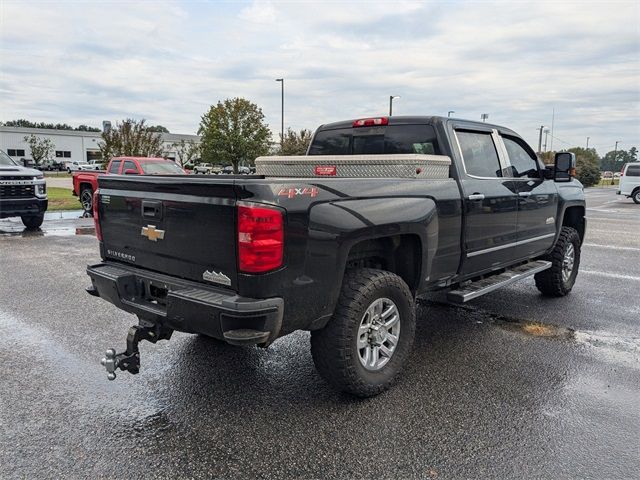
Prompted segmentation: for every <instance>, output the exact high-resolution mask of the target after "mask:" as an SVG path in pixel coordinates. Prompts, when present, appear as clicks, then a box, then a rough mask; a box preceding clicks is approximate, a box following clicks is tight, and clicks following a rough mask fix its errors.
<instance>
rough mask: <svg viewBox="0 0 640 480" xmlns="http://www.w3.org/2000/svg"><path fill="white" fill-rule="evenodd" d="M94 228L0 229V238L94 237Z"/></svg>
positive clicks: (3, 227)
mask: <svg viewBox="0 0 640 480" xmlns="http://www.w3.org/2000/svg"><path fill="white" fill-rule="evenodd" d="M95 234H96V229H95V227H93V226H91V227H76V226H69V227H55V228H48V227H44V228H39V229H38V230H27V229H25V228H24V227H18V226H16V227H9V228H7V227H5V226H2V227H0V236H6V237H25V238H30V237H49V236H54V237H67V236H73V235H95Z"/></svg>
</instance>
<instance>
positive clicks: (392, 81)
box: [0, 0, 640, 155]
mask: <svg viewBox="0 0 640 480" xmlns="http://www.w3.org/2000/svg"><path fill="white" fill-rule="evenodd" d="M276 78H284V79H285V127H291V128H293V129H296V130H299V129H301V128H308V129H311V130H313V129H315V128H316V127H317V126H318V125H320V124H323V123H328V122H333V121H338V120H345V119H351V118H362V117H367V116H373V115H384V114H386V113H388V108H389V96H390V95H399V96H400V98H398V99H396V100H394V114H397V115H445V116H446V115H447V112H448V111H450V110H453V111H455V113H454V114H452V116H454V117H458V118H465V119H472V120H479V119H480V115H481V114H483V113H487V114H488V115H489V122H491V123H496V124H499V125H504V126H507V127H509V128H512V129H513V130H515V131H517V132H518V133H519V134H520V135H522V136H523V137H524V138H525V139H526V140H527V141H528V142H529V144H530V145H532V146H533V147H534V149H535V148H537V143H538V133H537V132H538V129H539V128H540V126H541V125H544V126H545V127H548V128H551V126H552V123H553V138H552V137H551V136H549V137H548V144H547V148H548V149H551V147H553V148H554V149H555V150H558V149H561V148H569V147H572V146H585V145H586V141H587V137H590V140H589V146H590V147H595V148H596V149H597V151H598V153H600V154H601V155H602V154H604V153H606V152H607V151H609V150H612V149H613V148H614V144H615V142H616V141H619V142H620V143H619V147H618V148H621V149H625V150H626V149H628V148H630V147H631V146H634V145H635V146H638V147H640V1H637V0H635V1H611V0H610V1H607V2H589V1H579V2H578V1H536V2H520V1H515V0H512V1H504V2H483V1H458V0H454V1H441V2H415V1H402V0H399V1H395V2H382V1H374V0H369V1H359V2H336V1H322V2H310V1H296V2H293V1H290V2H276V1H263V0H258V1H247V2H215V1H190V2H180V1H163V0H154V1H142V0H138V1H119V2H112V1H107V0H100V1H67V0H57V1H26V0H22V1H13V0H0V121H7V120H12V119H17V118H26V119H29V120H32V121H45V122H54V123H58V122H60V123H68V124H71V125H78V124H88V125H93V126H98V127H100V126H101V124H102V120H111V121H112V122H115V121H118V120H121V119H124V118H136V119H140V118H145V119H147V121H148V122H149V123H151V124H154V125H155V124H161V125H164V126H166V127H167V128H168V129H169V130H170V131H171V132H174V133H195V132H196V131H197V129H198V125H199V122H200V118H201V116H202V114H203V113H204V112H205V111H206V110H207V109H208V108H209V106H210V105H212V104H215V103H217V102H218V101H219V100H223V99H225V98H229V97H245V98H247V99H249V100H251V101H252V102H254V103H256V104H257V105H258V106H260V107H261V108H262V110H263V112H264V114H265V117H266V121H267V123H268V124H269V126H270V127H271V129H272V131H273V132H274V140H275V139H277V135H278V133H279V130H280V107H281V104H280V100H281V99H280V93H281V92H280V84H279V83H277V82H276V81H275V79H276ZM554 111H555V116H553V112H554ZM552 142H553V145H551V143H552Z"/></svg>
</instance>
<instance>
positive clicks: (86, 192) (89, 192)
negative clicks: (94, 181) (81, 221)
mask: <svg viewBox="0 0 640 480" xmlns="http://www.w3.org/2000/svg"><path fill="white" fill-rule="evenodd" d="M79 200H80V205H82V209H83V210H84V213H85V214H90V215H93V189H92V188H91V187H82V189H81V190H80V199H79Z"/></svg>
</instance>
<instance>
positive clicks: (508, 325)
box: [426, 300, 575, 339]
mask: <svg viewBox="0 0 640 480" xmlns="http://www.w3.org/2000/svg"><path fill="white" fill-rule="evenodd" d="M426 303H427V304H429V303H431V304H433V305H437V306H440V307H446V308H459V309H462V310H465V311H467V312H471V313H475V314H478V315H479V316H481V318H482V319H481V320H480V319H479V320H477V321H476V323H491V324H494V325H497V326H498V327H500V328H502V329H504V330H509V331H511V332H521V333H524V334H526V335H530V336H533V337H545V338H563V339H572V338H573V337H574V333H575V332H574V330H573V329H571V328H566V327H561V326H558V325H552V324H548V323H542V322H532V321H528V320H523V319H519V318H513V317H507V316H505V315H500V314H497V313H492V312H487V311H485V310H479V309H477V308H474V307H472V306H468V305H458V304H454V303H449V302H440V301H433V300H427V301H426Z"/></svg>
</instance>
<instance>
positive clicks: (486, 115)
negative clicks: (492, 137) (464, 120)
mask: <svg viewBox="0 0 640 480" xmlns="http://www.w3.org/2000/svg"><path fill="white" fill-rule="evenodd" d="M487 118H489V114H488V113H483V114H482V115H480V119H481V120H482V121H483V122H486V121H487Z"/></svg>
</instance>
